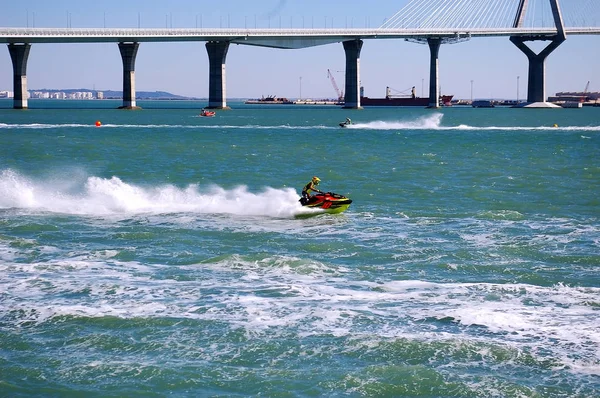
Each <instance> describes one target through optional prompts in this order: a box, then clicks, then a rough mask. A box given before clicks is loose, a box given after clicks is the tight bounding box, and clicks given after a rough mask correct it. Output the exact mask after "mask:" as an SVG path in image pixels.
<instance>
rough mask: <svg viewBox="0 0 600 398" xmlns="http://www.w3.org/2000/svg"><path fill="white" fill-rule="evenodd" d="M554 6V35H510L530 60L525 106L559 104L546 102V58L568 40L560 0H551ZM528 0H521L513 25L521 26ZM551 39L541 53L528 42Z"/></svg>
mask: <svg viewBox="0 0 600 398" xmlns="http://www.w3.org/2000/svg"><path fill="white" fill-rule="evenodd" d="M549 1H550V6H551V8H552V16H553V17H554V24H555V26H556V30H557V33H556V34H555V35H553V36H542V35H538V36H535V35H532V36H510V41H511V42H512V43H513V44H514V45H515V46H517V48H518V49H519V50H521V51H522V52H523V53H524V54H525V55H526V56H527V59H528V60H529V75H528V80H527V102H526V103H525V104H523V105H518V106H523V107H528V108H554V107H558V105H554V104H551V103H549V102H546V64H545V62H546V58H547V57H548V55H550V53H551V52H552V51H554V50H555V49H556V48H557V47H558V46H559V45H560V44H561V43H562V42H563V41H565V40H566V34H565V29H564V25H563V20H562V15H561V12H560V7H559V4H558V0H549ZM527 3H528V0H521V1H520V3H519V8H518V11H517V15H516V17H515V22H514V25H513V27H515V28H520V27H521V25H522V24H523V19H524V18H523V17H524V14H525V10H526V9H527ZM535 40H550V44H549V45H548V46H546V48H544V49H543V50H542V51H540V52H539V53H537V54H536V53H535V52H534V51H533V50H531V49H530V48H529V47H528V46H527V45H526V44H525V42H526V41H535Z"/></svg>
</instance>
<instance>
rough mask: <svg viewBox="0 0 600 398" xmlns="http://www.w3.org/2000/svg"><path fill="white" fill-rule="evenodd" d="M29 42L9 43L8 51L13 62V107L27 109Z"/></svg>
mask: <svg viewBox="0 0 600 398" xmlns="http://www.w3.org/2000/svg"><path fill="white" fill-rule="evenodd" d="M30 49H31V44H28V43H25V44H9V45H8V52H9V53H10V58H11V59H12V64H13V92H14V98H13V108H14V109H27V107H28V105H27V58H29V50H30Z"/></svg>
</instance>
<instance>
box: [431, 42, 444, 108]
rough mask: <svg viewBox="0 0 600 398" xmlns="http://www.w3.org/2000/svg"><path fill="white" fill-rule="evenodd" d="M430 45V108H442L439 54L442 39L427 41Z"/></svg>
mask: <svg viewBox="0 0 600 398" xmlns="http://www.w3.org/2000/svg"><path fill="white" fill-rule="evenodd" d="M427 44H428V45H429V53H430V59H429V105H428V106H427V107H428V108H439V107H440V88H439V69H440V63H439V53H440V46H441V44H442V39H433V38H432V39H427Z"/></svg>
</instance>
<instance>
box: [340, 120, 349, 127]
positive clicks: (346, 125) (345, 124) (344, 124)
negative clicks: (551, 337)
mask: <svg viewBox="0 0 600 398" xmlns="http://www.w3.org/2000/svg"><path fill="white" fill-rule="evenodd" d="M351 124H352V122H349V121H347V120H344V121H343V122H341V123H340V127H341V128H344V127H348V126H350V125H351Z"/></svg>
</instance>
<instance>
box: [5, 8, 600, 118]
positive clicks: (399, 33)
mask: <svg viewBox="0 0 600 398" xmlns="http://www.w3.org/2000/svg"><path fill="white" fill-rule="evenodd" d="M597 34H600V2H599V1H597V0H568V1H560V0H412V1H410V2H409V3H408V4H407V5H406V6H405V7H404V8H403V9H401V10H400V11H398V12H397V13H396V14H395V15H393V16H392V17H390V18H389V19H387V20H386V21H385V22H384V23H383V24H382V25H381V26H380V27H378V28H364V29H353V28H352V29H334V28H331V29H281V28H280V29H256V28H255V29H247V28H243V29H241V28H226V29H197V28H196V29H172V28H171V29H168V28H165V29H142V28H138V29H113V28H108V29H107V28H0V43H7V44H8V48H9V52H10V55H11V59H12V62H13V72H14V73H13V75H14V95H15V97H14V107H15V108H27V83H26V82H27V79H26V68H27V58H28V55H29V51H30V49H31V46H32V44H37V43H100V42H114V43H118V45H119V50H120V53H121V58H122V62H123V107H124V108H133V107H136V101H135V81H134V79H135V78H134V70H135V58H136V55H137V50H138V48H139V46H140V43H144V42H165V41H200V42H206V48H207V52H208V56H209V64H210V68H209V70H210V71H209V104H208V105H209V107H210V108H218V109H223V108H227V104H226V98H225V94H224V93H225V92H226V87H225V62H226V56H227V52H228V49H229V46H230V44H241V45H253V46H262V47H272V48H285V49H298V48H305V47H311V46H320V45H326V44H332V43H340V42H341V43H342V44H343V47H344V51H345V55H346V80H345V90H344V92H345V107H346V108H360V90H359V84H360V83H359V82H360V52H361V48H362V46H363V43H364V41H365V40H381V39H405V40H409V41H414V42H418V43H423V44H427V45H428V46H429V49H430V57H431V59H430V79H429V81H430V88H429V106H430V107H438V106H439V88H438V54H439V48H440V46H441V45H442V44H447V43H458V42H461V41H464V40H469V39H472V38H477V37H492V36H496V37H497V36H505V37H508V38H509V39H510V41H511V42H513V43H514V44H515V46H516V47H517V48H519V49H520V50H521V51H522V52H523V53H525V55H526V56H527V58H528V60H529V79H528V95H527V102H528V103H530V104H534V103H537V104H540V103H541V104H545V103H544V101H545V98H546V96H545V89H544V86H545V74H544V62H545V59H546V57H547V56H548V55H549V54H550V53H551V52H552V51H553V50H554V49H556V48H557V47H558V46H559V45H560V44H561V43H562V42H564V41H565V40H566V39H567V37H568V36H570V35H597ZM528 41H550V44H549V45H548V46H547V47H546V48H545V49H543V50H542V51H541V52H539V53H535V52H534V51H532V50H531V49H530V48H529V47H528V46H527V45H526V42H528Z"/></svg>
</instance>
